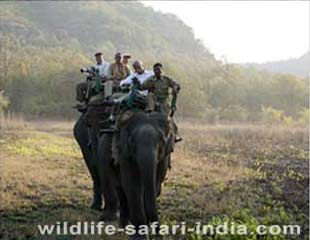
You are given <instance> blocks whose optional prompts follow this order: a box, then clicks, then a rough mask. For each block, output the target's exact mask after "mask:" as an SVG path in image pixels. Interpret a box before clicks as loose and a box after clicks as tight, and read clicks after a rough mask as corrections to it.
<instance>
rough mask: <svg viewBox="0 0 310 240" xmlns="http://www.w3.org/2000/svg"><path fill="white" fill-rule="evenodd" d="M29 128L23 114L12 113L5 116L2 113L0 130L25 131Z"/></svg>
mask: <svg viewBox="0 0 310 240" xmlns="http://www.w3.org/2000/svg"><path fill="white" fill-rule="evenodd" d="M26 127H27V123H26V121H25V120H24V117H23V115H22V114H19V113H11V112H9V113H8V114H6V115H4V114H2V113H0V130H1V129H2V130H4V129H6V130H8V129H23V128H26Z"/></svg>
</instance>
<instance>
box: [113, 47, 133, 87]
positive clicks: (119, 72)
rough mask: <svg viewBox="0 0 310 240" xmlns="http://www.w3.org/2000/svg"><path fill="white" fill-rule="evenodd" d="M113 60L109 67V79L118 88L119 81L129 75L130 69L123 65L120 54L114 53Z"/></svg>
mask: <svg viewBox="0 0 310 240" xmlns="http://www.w3.org/2000/svg"><path fill="white" fill-rule="evenodd" d="M114 59H115V62H114V63H112V64H111V65H110V67H109V79H110V80H112V81H113V82H114V84H115V85H116V86H117V85H118V86H119V83H120V81H121V80H123V79H125V78H126V77H128V76H129V75H130V69H129V67H128V66H127V65H126V64H124V63H123V61H122V55H121V53H119V52H118V53H116V54H115V56H114Z"/></svg>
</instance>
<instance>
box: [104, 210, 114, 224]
mask: <svg viewBox="0 0 310 240" xmlns="http://www.w3.org/2000/svg"><path fill="white" fill-rule="evenodd" d="M117 219H118V214H117V211H113V210H103V212H102V215H101V217H100V221H105V222H113V221H115V220H117Z"/></svg>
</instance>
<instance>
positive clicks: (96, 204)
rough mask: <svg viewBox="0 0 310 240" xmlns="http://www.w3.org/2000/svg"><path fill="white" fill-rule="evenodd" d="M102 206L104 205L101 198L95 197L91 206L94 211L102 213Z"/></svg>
mask: <svg viewBox="0 0 310 240" xmlns="http://www.w3.org/2000/svg"><path fill="white" fill-rule="evenodd" d="M101 205H102V199H101V197H96V196H95V197H94V200H93V202H92V204H91V206H90V208H91V209H94V210H97V211H101V210H102V208H101Z"/></svg>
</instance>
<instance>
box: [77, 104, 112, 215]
mask: <svg viewBox="0 0 310 240" xmlns="http://www.w3.org/2000/svg"><path fill="white" fill-rule="evenodd" d="M108 116H109V114H108V112H107V111H106V109H105V107H104V106H101V105H89V106H88V107H87V111H86V112H84V113H82V114H81V116H80V117H79V119H78V121H77V122H76V123H75V125H74V129H73V133H74V137H75V139H76V141H77V142H78V144H79V147H80V149H81V151H82V155H83V158H84V160H85V163H86V166H87V168H88V170H89V172H90V175H91V178H92V181H93V201H92V204H91V208H92V209H95V210H101V206H102V200H103V199H102V185H103V184H102V183H101V181H100V176H99V170H98V161H99V160H98V140H99V133H100V127H101V124H102V123H101V122H102V121H103V120H105V119H107V118H108ZM109 208H110V207H109V205H108V204H107V203H106V202H105V207H104V209H109Z"/></svg>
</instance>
